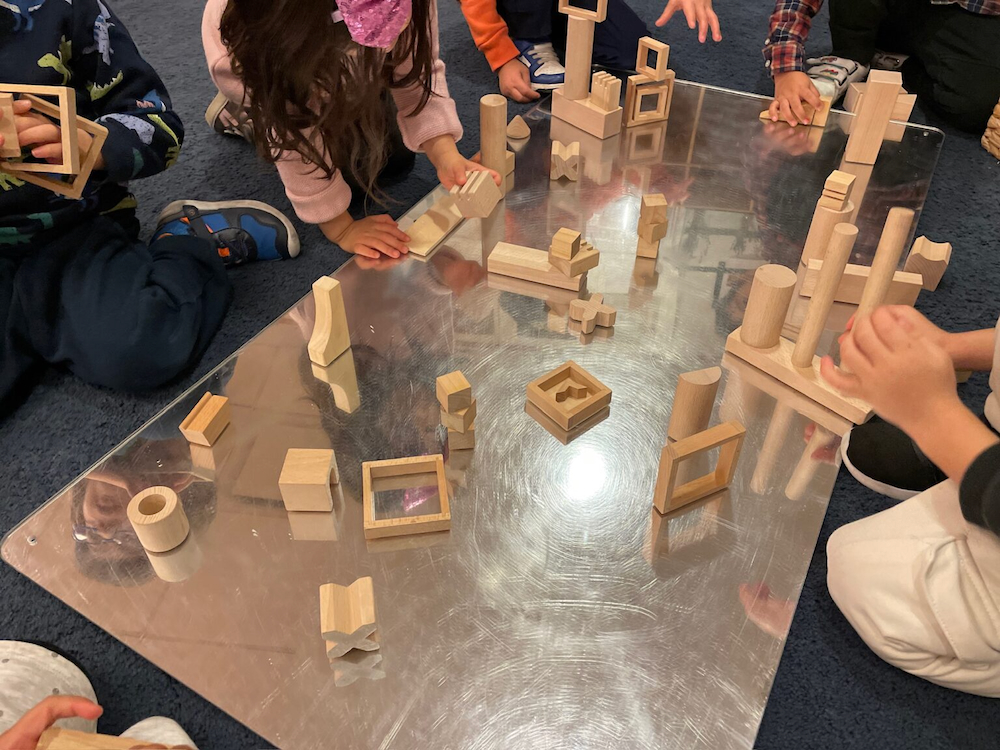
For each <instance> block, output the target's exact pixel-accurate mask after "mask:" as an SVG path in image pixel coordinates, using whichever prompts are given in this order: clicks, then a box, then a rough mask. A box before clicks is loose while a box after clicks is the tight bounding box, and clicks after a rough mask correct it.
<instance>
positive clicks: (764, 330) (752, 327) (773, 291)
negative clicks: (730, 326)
mask: <svg viewBox="0 0 1000 750" xmlns="http://www.w3.org/2000/svg"><path fill="white" fill-rule="evenodd" d="M794 291H795V272H794V271H792V269H790V268H785V267H784V266H778V265H774V264H769V265H766V266H761V267H760V268H758V269H757V272H756V273H754V275H753V286H751V287H750V299H748V300H747V309H746V312H745V313H744V314H743V327H742V328H741V329H740V339H741V340H742V341H743V343H744V344H746V345H747V346H752V347H754V348H756V349H770V348H771V347H772V346H777V344H778V341H779V339H780V338H781V327H782V326H783V325H784V324H785V315H786V314H787V313H788V305H789V304H791V301H792V292H794Z"/></svg>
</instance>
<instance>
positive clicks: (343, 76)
mask: <svg viewBox="0 0 1000 750" xmlns="http://www.w3.org/2000/svg"><path fill="white" fill-rule="evenodd" d="M202 41H203V42H204V45H205V55H206V57H207V60H208V68H209V72H210V73H211V75H212V78H213V80H214V81H215V84H216V86H218V87H219V90H220V93H221V96H222V100H221V107H220V106H215V107H213V108H212V109H210V111H209V119H210V120H212V121H213V124H215V126H216V129H217V130H219V131H220V132H224V133H232V134H235V135H241V136H243V137H247V136H250V137H251V139H252V140H253V141H254V143H255V144H256V146H257V150H258V153H260V154H261V155H262V156H263V157H264V158H265V159H267V160H268V161H270V162H273V163H274V164H276V165H277V168H278V173H279V174H280V175H281V179H282V181H283V182H284V184H285V192H286V193H287V194H288V198H289V200H290V201H291V202H292V205H293V206H294V207H295V211H296V213H297V214H298V216H299V218H300V219H302V220H303V221H305V222H309V223H311V224H318V225H319V227H320V229H321V230H322V231H323V234H324V235H325V236H326V237H327V239H329V240H330V241H331V242H335V243H337V244H338V245H340V247H342V248H343V249H344V250H346V251H347V252H351V253H357V254H359V255H363V256H367V257H370V258H379V257H380V255H385V256H388V257H390V258H398V257H400V255H402V254H403V253H406V252H407V246H406V243H407V242H408V241H409V237H408V236H407V235H406V234H405V233H404V232H402V231H400V229H399V227H398V226H397V225H396V222H395V221H394V220H393V219H392V218H390V217H389V216H386V215H381V216H368V217H365V218H363V219H360V220H358V221H355V220H354V218H353V217H352V216H351V214H350V213H349V212H348V208H349V206H350V203H351V188H350V187H349V186H348V183H349V182H353V183H355V184H356V186H358V187H360V188H361V189H362V190H363V191H365V192H366V193H368V194H373V193H376V194H377V192H378V191H377V189H376V181H377V180H378V178H379V177H380V175H381V176H386V174H385V171H386V169H387V168H390V169H393V170H394V171H397V172H398V171H399V170H400V168H402V169H405V168H408V166H409V165H412V163H413V157H412V152H414V151H422V152H424V153H426V154H427V157H428V158H429V159H430V161H431V163H432V164H433V165H434V167H435V168H436V169H437V176H438V179H439V180H440V181H441V184H442V185H444V187H445V188H449V189H450V188H451V187H453V186H455V185H464V184H465V181H466V176H465V174H466V172H467V171H478V170H484V171H490V170H485V168H484V167H482V166H481V165H479V164H476V163H474V162H472V161H469V160H468V159H465V158H464V157H462V155H461V154H459V152H458V148H457V147H456V145H455V142H456V141H457V140H458V139H459V138H460V137H461V135H462V125H461V123H460V122H459V120H458V113H457V111H456V109H455V102H454V100H453V99H452V98H451V97H450V96H449V95H448V85H447V82H446V81H445V75H444V70H445V68H444V63H443V62H442V61H441V58H440V57H439V55H438V29H437V9H436V3H435V2H434V0H412V2H411V0H381V1H380V2H379V1H376V2H372V1H371V0H339V2H330V3H316V2H303V1H302V0H266V1H265V0H209V2H208V5H207V6H206V8H205V14H204V18H203V21H202ZM386 94H389V95H391V98H392V99H393V100H394V102H395V107H396V108H397V109H398V117H396V118H395V119H396V121H397V122H398V132H399V134H401V143H396V144H393V140H394V139H393V136H394V133H395V131H394V128H395V127H396V124H395V123H393V122H392V117H391V116H387V115H391V110H392V105H391V103H390V102H389V101H388V99H387V97H386ZM218 101H219V97H217V102H218ZM247 115H249V120H248V119H247ZM407 157H409V158H407ZM491 174H492V177H493V179H494V181H495V182H496V183H497V184H498V185H499V184H500V176H499V175H498V174H497V173H496V172H491Z"/></svg>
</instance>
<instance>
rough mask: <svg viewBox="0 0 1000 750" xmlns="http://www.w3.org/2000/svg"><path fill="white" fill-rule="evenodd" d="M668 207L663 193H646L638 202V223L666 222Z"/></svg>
mask: <svg viewBox="0 0 1000 750" xmlns="http://www.w3.org/2000/svg"><path fill="white" fill-rule="evenodd" d="M668 206H669V204H668V203H667V199H666V196H664V195H663V193H647V194H646V195H644V196H642V200H641V201H640V202H639V222H640V223H642V222H646V223H653V224H656V223H659V222H663V221H666V220H667V207H668Z"/></svg>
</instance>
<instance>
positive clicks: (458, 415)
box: [441, 399, 476, 432]
mask: <svg viewBox="0 0 1000 750" xmlns="http://www.w3.org/2000/svg"><path fill="white" fill-rule="evenodd" d="M475 421H476V399H472V403H470V404H469V405H468V406H467V407H465V408H464V409H459V410H458V411H445V410H444V409H442V410H441V424H443V425H444V426H445V427H447V428H448V429H449V430H455V431H457V432H468V431H469V430H470V429H472V425H473V424H474V423H475Z"/></svg>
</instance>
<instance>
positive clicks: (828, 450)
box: [802, 422, 840, 464]
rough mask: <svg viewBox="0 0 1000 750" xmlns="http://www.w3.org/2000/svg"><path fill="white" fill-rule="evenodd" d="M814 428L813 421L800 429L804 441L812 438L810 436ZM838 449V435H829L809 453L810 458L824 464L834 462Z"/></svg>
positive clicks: (813, 432)
mask: <svg viewBox="0 0 1000 750" xmlns="http://www.w3.org/2000/svg"><path fill="white" fill-rule="evenodd" d="M816 430H817V427H816V423H815V422H810V423H809V424H807V425H806V428H805V429H804V430H803V431H802V438H803V439H804V440H805V442H806V443H808V442H809V441H810V440H812V436H813V435H814V434H816ZM839 450H840V435H830V439H829V440H827V441H826V443H824V444H823V445H821V446H819V447H818V448H817V449H816V450H814V451H813V452H812V454H811V455H810V458H812V459H813V460H814V461H822V462H823V463H825V464H832V463H835V462H836V460H837V451H839Z"/></svg>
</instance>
